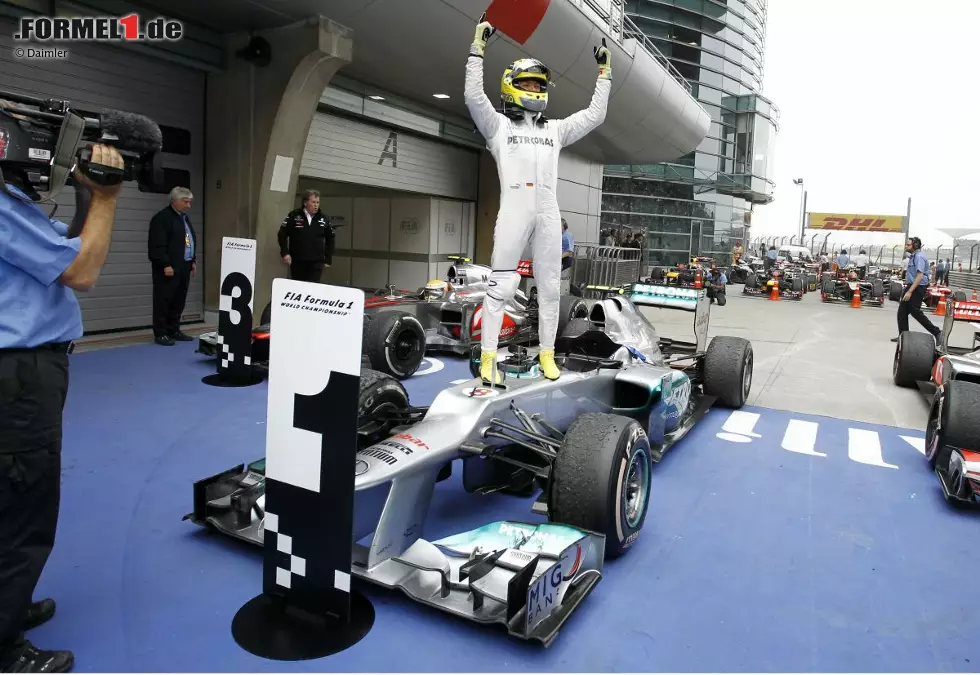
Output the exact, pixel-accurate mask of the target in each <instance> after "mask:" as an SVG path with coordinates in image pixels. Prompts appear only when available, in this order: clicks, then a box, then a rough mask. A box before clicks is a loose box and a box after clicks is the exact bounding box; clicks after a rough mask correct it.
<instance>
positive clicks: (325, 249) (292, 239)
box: [279, 190, 336, 283]
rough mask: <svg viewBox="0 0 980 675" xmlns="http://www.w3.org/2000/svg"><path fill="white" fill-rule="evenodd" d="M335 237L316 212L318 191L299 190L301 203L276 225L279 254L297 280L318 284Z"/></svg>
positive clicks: (328, 261)
mask: <svg viewBox="0 0 980 675" xmlns="http://www.w3.org/2000/svg"><path fill="white" fill-rule="evenodd" d="M335 240H336V236H335V234H334V230H333V227H331V226H330V223H328V222H327V219H326V218H325V217H324V215H323V214H322V213H321V212H320V193H319V192H317V191H316V190H307V191H306V192H304V193H303V206H301V207H300V208H298V209H294V210H293V211H290V212H289V213H288V214H286V217H285V218H283V220H282V223H281V224H280V225H279V255H281V256H282V261H283V262H284V263H286V264H287V265H289V276H290V277H291V278H293V279H296V280H297V281H312V282H315V283H320V277H321V275H322V274H323V267H324V265H326V266H327V267H330V263H331V262H332V261H333V250H334V243H335Z"/></svg>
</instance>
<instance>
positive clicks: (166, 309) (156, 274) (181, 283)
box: [153, 260, 191, 337]
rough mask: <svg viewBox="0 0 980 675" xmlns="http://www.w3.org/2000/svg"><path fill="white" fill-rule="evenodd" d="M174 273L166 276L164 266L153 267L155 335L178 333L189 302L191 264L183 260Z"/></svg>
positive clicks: (176, 266)
mask: <svg viewBox="0 0 980 675" xmlns="http://www.w3.org/2000/svg"><path fill="white" fill-rule="evenodd" d="M173 268H174V275H173V276H172V277H168V276H165V275H164V274H163V269H162V268H157V267H156V266H154V267H153V335H154V336H155V337H164V336H165V335H171V336H173V335H176V334H177V332H178V331H179V330H180V315H181V314H183V313H184V304H185V303H186V302H187V289H188V288H190V285H191V264H190V263H189V262H184V261H183V260H182V261H180V262H179V263H177V264H175V265H174V266H173Z"/></svg>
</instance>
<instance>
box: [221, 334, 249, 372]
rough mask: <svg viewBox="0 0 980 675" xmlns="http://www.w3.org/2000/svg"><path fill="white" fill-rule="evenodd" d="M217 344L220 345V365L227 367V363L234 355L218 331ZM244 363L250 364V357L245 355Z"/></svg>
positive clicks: (232, 359)
mask: <svg viewBox="0 0 980 675" xmlns="http://www.w3.org/2000/svg"><path fill="white" fill-rule="evenodd" d="M218 344H219V345H221V356H222V358H221V367H222V368H227V367H228V364H229V363H231V362H232V361H234V360H235V355H234V354H232V353H231V352H230V351H229V350H228V345H226V344H225V339H224V337H222V335H221V333H218ZM244 361H245V365H246V366H250V365H252V357H251V356H246V357H245V359H244Z"/></svg>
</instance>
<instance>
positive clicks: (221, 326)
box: [218, 237, 255, 379]
mask: <svg viewBox="0 0 980 675" xmlns="http://www.w3.org/2000/svg"><path fill="white" fill-rule="evenodd" d="M254 283H255V240H254V239H238V238H235V237H223V238H222V240H221V297H220V299H219V301H218V302H219V306H218V310H219V311H218V349H219V352H218V372H219V373H221V374H224V375H228V376H230V377H231V378H235V379H239V378H241V379H247V378H248V375H249V371H250V369H251V365H252V295H253V292H252V290H253V285H254Z"/></svg>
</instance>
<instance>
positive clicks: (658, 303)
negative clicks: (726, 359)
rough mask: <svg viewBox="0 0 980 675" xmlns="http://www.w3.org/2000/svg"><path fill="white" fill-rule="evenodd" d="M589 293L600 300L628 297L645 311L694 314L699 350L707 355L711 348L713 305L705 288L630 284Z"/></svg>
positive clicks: (588, 288)
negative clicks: (657, 310) (657, 309)
mask: <svg viewBox="0 0 980 675" xmlns="http://www.w3.org/2000/svg"><path fill="white" fill-rule="evenodd" d="M585 288H586V290H587V291H592V292H593V293H598V294H600V297H602V296H605V295H608V294H610V293H616V294H619V295H626V296H627V297H629V299H630V301H631V302H632V303H633V304H634V305H638V306H641V307H660V308H662V309H679V310H681V311H682V312H691V313H693V314H694V335H695V337H696V338H697V348H698V351H699V352H703V351H704V350H705V349H707V348H708V318H709V315H710V312H711V309H710V307H711V301H710V300H709V299H708V292H707V290H705V289H703V288H678V287H676V286H660V285H657V284H642V283H636V284H627V285H625V286H621V287H612V286H586V287H585Z"/></svg>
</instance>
